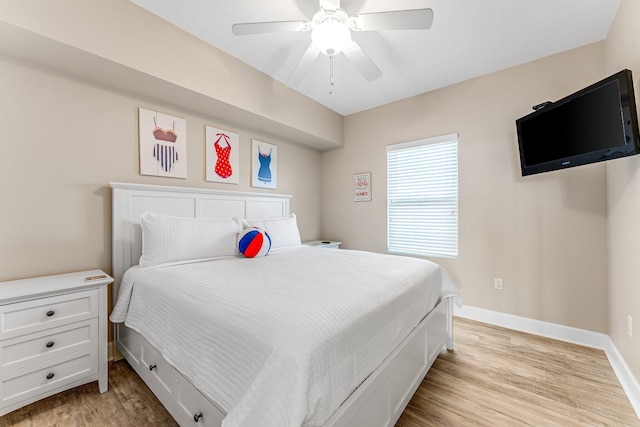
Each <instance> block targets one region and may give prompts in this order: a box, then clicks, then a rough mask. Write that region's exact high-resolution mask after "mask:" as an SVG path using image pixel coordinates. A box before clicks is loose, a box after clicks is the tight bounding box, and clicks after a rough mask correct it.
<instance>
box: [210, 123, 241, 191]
mask: <svg viewBox="0 0 640 427" xmlns="http://www.w3.org/2000/svg"><path fill="white" fill-rule="evenodd" d="M205 154H206V168H207V173H206V180H207V181H210V182H224V183H227V184H239V183H240V139H239V137H238V134H237V133H234V132H230V131H227V130H224V129H217V128H214V127H211V126H206V132H205Z"/></svg>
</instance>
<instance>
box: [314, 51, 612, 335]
mask: <svg viewBox="0 0 640 427" xmlns="http://www.w3.org/2000/svg"><path fill="white" fill-rule="evenodd" d="M603 64H604V44H603V43H598V44H594V45H589V46H586V47H583V48H580V49H576V50H573V51H570V52H567V53H563V54H559V55H555V56H552V57H548V58H545V59H542V60H539V61H535V62H532V63H528V64H525V65H522V66H518V67H515V68H511V69H508V70H505V71H502V72H497V73H493V74H490V75H487V76H484V77H480V78H477V79H474V80H470V81H466V82H463V83H460V84H456V85H453V86H450V87H447V88H444V89H441V90H437V91H433V92H430V93H426V94H423V95H419V96H416V97H412V98H409V99H405V100H402V101H399V102H396V103H392V104H389V105H386V106H383V107H379V108H376V109H373V110H369V111H365V112H362V113H359V114H354V115H351V116H348V117H346V118H345V146H344V148H339V149H336V150H332V151H329V152H326V153H324V154H323V159H322V162H323V166H322V179H323V184H322V186H323V197H322V200H323V204H322V230H323V236H324V238H331V239H336V240H340V241H342V242H344V247H346V248H355V249H367V250H373V251H377V252H385V251H386V151H385V147H386V145H387V144H392V143H397V142H403V141H411V140H416V139H420V138H425V137H432V136H439V135H445V134H450V133H456V132H457V133H458V134H459V170H460V172H459V191H460V193H459V200H460V201H459V205H460V209H459V212H460V216H459V233H460V236H459V244H460V256H459V257H458V258H457V259H437V260H436V261H438V262H440V263H442V264H443V265H444V266H445V267H446V268H447V269H448V271H449V272H450V274H451V275H452V276H453V278H454V279H455V281H456V283H457V284H458V286H459V288H460V291H461V293H462V298H463V302H464V304H467V305H470V306H475V307H481V308H485V309H490V310H496V311H500V312H504V313H511V314H515V315H520V316H525V317H529V318H533V319H539V320H543V321H549V322H554V323H559V324H563V325H568V326H574V327H578V328H584V329H588V330H593V331H598V332H606V331H607V309H606V304H607V252H606V250H607V246H606V232H607V229H606V220H607V219H606V211H607V206H606V166H605V164H595V165H589V166H583V167H579V168H573V169H568V170H564V171H557V172H552V173H547V174H541V175H534V176H529V177H526V178H523V177H522V176H521V174H520V169H519V158H518V147H517V137H516V128H515V120H516V118H518V117H520V116H523V115H525V114H527V113H529V112H530V111H531V106H532V105H535V104H538V103H540V102H543V101H546V100H552V101H553V100H557V99H559V98H561V97H563V96H565V95H568V94H569V93H571V92H573V91H575V90H578V89H580V88H582V87H584V86H586V85H588V84H591V83H593V82H594V81H597V80H599V79H601V78H602V77H603V75H604V65H603ZM368 171H370V172H371V173H372V192H373V200H372V201H371V202H358V203H356V202H353V197H352V189H351V188H352V187H351V182H352V177H353V174H354V173H357V172H368ZM496 277H500V278H502V279H503V280H504V290H502V291H498V290H495V289H494V288H493V282H494V278H496Z"/></svg>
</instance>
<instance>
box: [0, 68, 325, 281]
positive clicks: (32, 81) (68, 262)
mask: <svg viewBox="0 0 640 427" xmlns="http://www.w3.org/2000/svg"><path fill="white" fill-rule="evenodd" d="M0 93H2V96H1V97H0V117H1V118H2V120H1V121H2V123H3V137H2V143H1V146H2V149H3V150H2V151H3V154H2V159H3V160H2V167H1V168H0V182H2V186H1V188H2V200H3V203H2V214H1V218H2V221H0V236H2V238H1V239H0V280H9V279H15V278H24V277H33V276H38V275H47V274H54V273H62V272H68V271H74V270H82V269H91V268H101V269H103V270H105V271H107V272H110V271H111V191H110V189H109V187H108V183H109V181H124V182H138V183H148V184H160V185H178V186H190V187H204V188H218V189H225V190H241V191H262V192H273V190H258V189H254V188H251V187H250V185H249V184H250V175H251V172H250V157H251V154H250V153H251V151H250V143H251V139H252V138H257V139H261V140H263V141H265V142H269V143H272V144H276V145H277V146H278V188H277V190H276V192H278V193H283V194H292V195H293V196H294V197H293V199H292V206H291V209H292V211H293V212H297V213H298V215H299V218H300V221H299V225H300V231H301V234H302V237H303V238H307V239H311V238H317V237H318V235H319V229H320V218H319V215H320V182H321V179H320V174H321V170H320V162H321V155H320V153H319V152H317V151H314V150H311V149H308V148H305V147H302V146H299V145H297V144H294V143H292V142H289V141H285V140H281V139H277V138H275V137H273V136H270V135H264V134H260V133H258V132H255V131H251V130H248V129H246V128H243V127H238V126H234V125H229V124H228V123H224V122H221V121H219V120H218V119H216V118H215V117H209V116H206V115H204V114H197V113H194V112H188V111H184V110H177V109H175V108H173V107H172V106H171V105H167V104H165V103H160V102H158V101H155V100H153V99H149V98H141V97H139V96H136V95H135V94H131V93H123V92H121V91H118V90H113V88H109V87H103V86H98V85H93V84H89V83H86V82H84V81H79V80H77V79H74V78H73V77H70V76H68V75H64V74H60V73H57V72H51V71H50V70H43V69H41V68H40V67H33V66H31V65H29V64H24V63H21V62H17V61H14V60H12V59H10V58H7V57H5V56H0ZM139 107H144V108H148V109H152V110H157V111H161V112H163V113H167V114H172V115H175V116H179V117H183V118H185V119H186V120H187V138H188V139H187V144H188V145H187V150H188V152H187V158H188V178H187V179H186V180H181V179H173V178H159V177H148V176H141V175H139V173H138V171H139V165H138V162H139V160H138V158H139V157H138V108H139ZM205 125H210V126H219V127H221V128H223V129H227V130H230V131H233V132H237V133H238V134H239V135H240V150H241V164H240V184H239V185H229V184H215V183H208V182H206V181H205V156H204V152H205V150H204V132H205Z"/></svg>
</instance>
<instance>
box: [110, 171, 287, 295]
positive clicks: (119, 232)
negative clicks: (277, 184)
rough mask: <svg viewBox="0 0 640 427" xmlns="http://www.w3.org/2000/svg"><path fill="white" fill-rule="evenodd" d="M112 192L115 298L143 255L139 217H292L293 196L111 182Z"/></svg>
mask: <svg viewBox="0 0 640 427" xmlns="http://www.w3.org/2000/svg"><path fill="white" fill-rule="evenodd" d="M109 185H110V186H111V188H112V189H113V229H112V233H113V234H112V239H113V248H112V251H113V261H112V262H113V275H114V279H115V285H114V297H117V295H118V287H119V285H120V280H121V279H122V275H123V274H124V272H125V271H126V270H127V269H128V268H129V267H131V266H133V265H136V264H138V260H139V259H140V255H141V254H142V230H141V229H140V215H141V214H143V213H144V212H154V213H159V214H163V215H172V216H181V217H187V218H229V217H238V218H248V219H259V218H279V217H284V216H288V215H289V200H290V199H291V196H289V195H282V194H269V193H242V192H237V191H224V190H210V189H205V188H188V187H170V186H160V185H144V184H127V183H122V182H111V183H109Z"/></svg>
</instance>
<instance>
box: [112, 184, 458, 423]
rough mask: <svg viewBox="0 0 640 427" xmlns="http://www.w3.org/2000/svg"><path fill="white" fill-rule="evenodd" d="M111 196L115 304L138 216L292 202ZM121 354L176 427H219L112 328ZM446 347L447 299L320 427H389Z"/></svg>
mask: <svg viewBox="0 0 640 427" xmlns="http://www.w3.org/2000/svg"><path fill="white" fill-rule="evenodd" d="M110 185H111V188H112V189H113V274H114V279H115V283H114V290H113V293H114V294H113V297H114V301H115V299H116V297H117V295H118V288H119V284H120V281H121V280H122V275H123V274H124V272H125V271H126V270H127V269H128V268H129V267H131V266H133V265H136V264H137V263H138V259H139V258H140V254H141V252H142V232H141V229H140V215H141V214H142V213H143V212H155V213H160V214H165V215H173V216H182V217H191V218H227V217H234V216H235V217H239V218H277V217H283V216H287V215H289V201H290V199H291V196H287V195H280V194H272V193H246V192H245V193H243V192H235V191H218V190H208V189H200V188H186V187H168V186H154V185H142V184H126V183H115V182H114V183H110ZM114 337H115V341H116V346H117V348H118V350H119V351H120V352H121V353H122V355H123V356H124V357H125V358H126V359H127V361H128V362H129V364H130V365H131V366H132V367H133V369H135V371H136V372H137V373H138V375H139V376H140V377H141V378H142V380H143V381H144V382H145V383H146V384H147V385H148V386H149V388H150V389H151V390H152V391H153V393H154V394H155V395H156V396H157V397H158V399H159V400H160V402H162V404H163V405H164V406H165V407H166V408H167V410H168V411H169V412H170V413H171V415H172V416H173V417H174V418H175V419H176V421H177V422H178V423H179V424H180V425H181V426H189V425H205V426H212V427H214V426H215V427H220V425H221V423H222V419H223V418H224V416H225V413H224V412H223V411H222V410H221V409H220V408H219V407H217V406H216V404H215V403H214V402H211V401H210V400H209V399H207V398H206V397H205V396H204V395H203V394H202V393H200V392H199V391H198V390H197V389H196V388H195V387H194V386H193V385H192V384H191V383H190V382H189V381H188V380H187V379H186V378H185V377H183V376H182V375H181V374H180V373H179V372H178V371H177V370H176V369H175V368H173V366H171V365H170V364H169V363H167V361H166V360H165V359H164V358H163V357H162V355H161V354H160V353H159V352H158V351H157V350H156V349H155V348H154V347H153V346H152V345H151V344H150V343H149V342H148V341H147V340H146V339H145V338H144V337H142V336H141V335H140V334H138V333H137V332H135V331H133V330H131V329H129V328H127V327H126V326H124V324H116V325H115V335H114ZM445 345H446V348H447V349H449V350H452V349H453V336H452V304H451V298H448V299H444V300H441V301H440V302H439V303H438V305H436V307H435V308H434V309H433V310H432V311H431V312H430V313H429V314H428V315H427V316H426V317H425V318H424V319H423V320H422V321H421V322H420V324H418V326H417V327H416V328H415V329H414V330H413V331H412V332H411V334H409V336H408V337H407V338H406V339H405V340H404V341H402V343H401V344H400V345H399V346H398V347H397V348H396V349H395V350H394V351H393V352H392V353H391V354H390V355H389V357H387V358H386V359H385V360H384V362H383V363H382V364H381V365H380V366H379V367H378V368H377V369H376V370H375V371H374V372H373V373H372V374H371V375H370V376H369V377H368V378H367V379H366V380H365V381H364V382H363V383H362V384H361V385H360V386H359V387H358V389H356V391H355V392H354V393H352V394H351V396H349V398H348V399H347V400H346V401H345V402H344V403H343V404H342V405H341V406H340V408H338V410H337V411H336V412H335V413H334V414H333V415H332V416H331V417H330V418H329V420H328V421H327V422H326V423H325V424H324V426H325V427H329V426H331V427H343V426H344V427H347V426H349V427H360V426H361V427H391V426H393V425H395V423H396V421H397V420H398V418H399V417H400V415H401V414H402V412H403V411H404V408H405V407H406V406H407V404H408V403H409V400H411V397H412V396H413V394H414V393H415V391H416V389H417V388H418V386H419V385H420V382H421V381H422V379H423V378H424V376H425V375H426V373H427V371H428V370H429V368H430V367H431V365H432V364H433V362H434V360H435V359H436V357H437V356H438V354H439V353H440V351H441V350H442V348H443V347H444V346H445Z"/></svg>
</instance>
